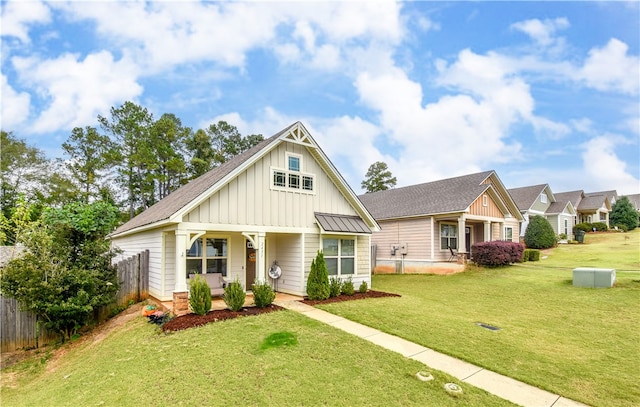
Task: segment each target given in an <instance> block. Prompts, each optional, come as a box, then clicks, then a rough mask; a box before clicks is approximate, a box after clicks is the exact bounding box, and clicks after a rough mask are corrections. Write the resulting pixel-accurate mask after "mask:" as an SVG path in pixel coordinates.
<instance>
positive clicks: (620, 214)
mask: <svg viewBox="0 0 640 407" xmlns="http://www.w3.org/2000/svg"><path fill="white" fill-rule="evenodd" d="M609 224H610V225H624V226H626V227H627V230H633V229H635V228H637V227H638V211H636V210H635V208H634V207H633V205H631V202H630V201H629V198H627V197H626V196H623V197H621V198H620V199H618V200H617V201H616V203H615V204H613V210H612V211H611V213H610V214H609Z"/></svg>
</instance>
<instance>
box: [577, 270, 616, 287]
mask: <svg viewBox="0 0 640 407" xmlns="http://www.w3.org/2000/svg"><path fill="white" fill-rule="evenodd" d="M615 282H616V269H598V268H590V267H579V268H575V269H573V286H574V287H591V288H611V287H613V284H614V283H615Z"/></svg>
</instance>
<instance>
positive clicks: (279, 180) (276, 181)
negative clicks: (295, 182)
mask: <svg viewBox="0 0 640 407" xmlns="http://www.w3.org/2000/svg"><path fill="white" fill-rule="evenodd" d="M273 185H275V186H277V187H286V186H287V174H286V173H284V172H282V171H274V172H273Z"/></svg>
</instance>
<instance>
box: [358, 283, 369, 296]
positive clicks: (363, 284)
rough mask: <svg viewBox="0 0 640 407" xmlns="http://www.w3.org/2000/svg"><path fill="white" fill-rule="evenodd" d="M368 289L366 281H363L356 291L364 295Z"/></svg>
mask: <svg viewBox="0 0 640 407" xmlns="http://www.w3.org/2000/svg"><path fill="white" fill-rule="evenodd" d="M368 289H369V285H368V284H367V282H366V281H363V282H362V283H360V287H358V291H359V292H360V293H362V294H364V293H366V292H367V290H368Z"/></svg>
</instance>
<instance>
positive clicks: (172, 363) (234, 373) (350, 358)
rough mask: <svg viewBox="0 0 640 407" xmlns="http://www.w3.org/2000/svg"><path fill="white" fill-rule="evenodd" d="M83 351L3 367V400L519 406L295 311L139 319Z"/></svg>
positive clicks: (106, 403) (47, 403)
mask: <svg viewBox="0 0 640 407" xmlns="http://www.w3.org/2000/svg"><path fill="white" fill-rule="evenodd" d="M279 344H284V345H283V346H278V345H279ZM73 348H74V349H73V350H70V351H68V352H67V353H66V355H64V356H63V357H59V358H54V359H50V360H49V361H47V362H46V363H40V359H37V358H36V359H32V360H31V361H28V362H25V363H21V364H19V365H17V366H15V367H12V368H9V369H6V370H4V371H2V373H1V374H2V388H1V393H0V396H1V402H2V403H1V404H2V406H3V407H5V406H7V407H8V406H177V405H187V406H213V405H219V406H302V405H306V406H315V405H326V406H362V405H369V406H393V405H415V406H513V404H510V403H508V402H506V401H504V400H502V399H499V398H497V397H495V396H492V395H490V394H487V393H486V392H484V391H482V390H479V389H477V388H474V387H472V386H469V385H466V384H463V383H460V382H458V381H457V380H456V379H454V378H452V377H450V376H447V375H445V374H443V373H439V372H435V371H433V374H434V376H435V380H434V381H432V382H422V381H419V380H418V379H416V378H415V374H416V372H418V371H420V370H425V369H426V368H425V366H424V365H422V364H421V363H419V362H416V361H414V360H411V359H407V358H403V357H402V356H400V355H398V354H397V353H394V352H391V351H387V350H385V349H383V348H380V347H378V346H376V345H373V344H371V343H369V342H367V341H365V340H362V339H359V338H357V337H355V336H352V335H349V334H347V333H345V332H342V331H340V330H337V329H335V328H333V327H330V326H328V325H325V324H323V323H320V322H317V321H315V320H311V319H309V318H306V317H304V316H302V315H300V314H297V313H295V312H293V311H281V312H275V313H271V314H267V315H262V316H258V317H248V318H241V319H236V320H230V321H225V322H218V323H213V324H209V325H207V326H204V327H200V328H194V329H190V330H187V331H182V332H177V333H173V334H170V335H165V334H161V333H159V330H158V329H157V328H156V327H155V326H153V325H150V324H149V323H147V322H146V319H144V318H142V317H137V318H136V319H134V320H133V321H131V322H129V323H127V325H125V326H124V327H122V328H119V329H117V330H113V331H111V333H110V334H109V336H108V337H107V338H106V339H104V340H102V341H100V342H97V343H93V344H83V345H76V346H74V347H73ZM43 355H44V354H43ZM45 359H46V358H45ZM43 360H44V359H43ZM447 382H455V383H458V384H460V385H461V386H462V387H463V389H464V394H463V395H462V397H460V398H454V397H452V396H449V395H448V394H447V393H446V392H445V390H444V388H443V385H444V383H447Z"/></svg>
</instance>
